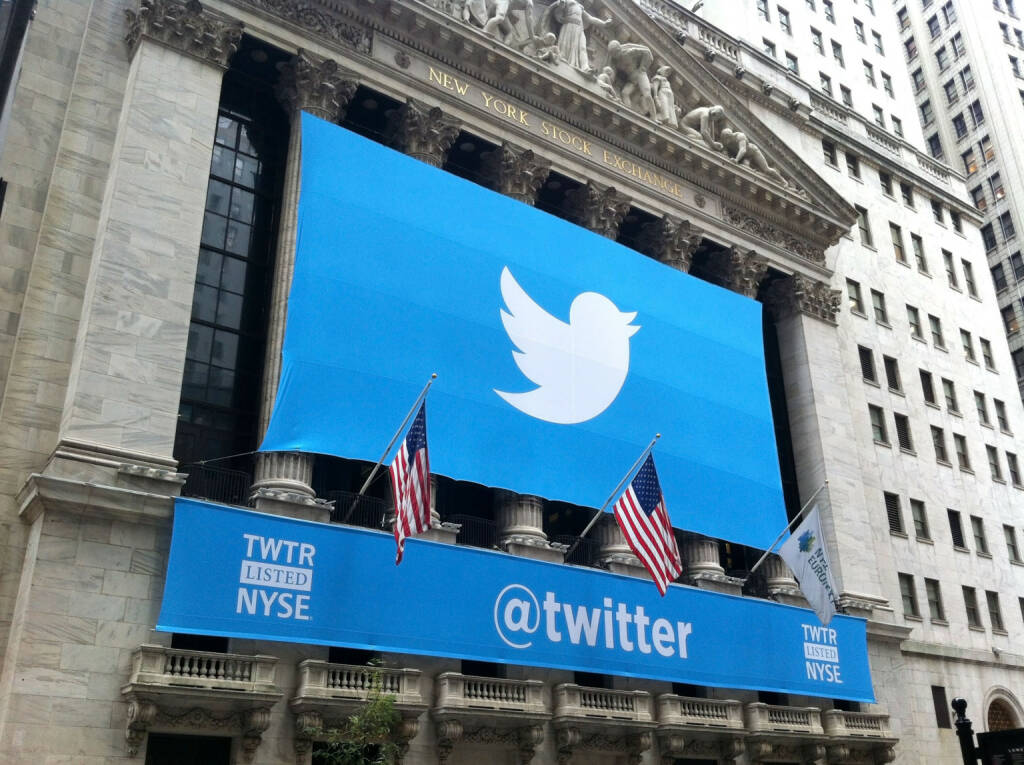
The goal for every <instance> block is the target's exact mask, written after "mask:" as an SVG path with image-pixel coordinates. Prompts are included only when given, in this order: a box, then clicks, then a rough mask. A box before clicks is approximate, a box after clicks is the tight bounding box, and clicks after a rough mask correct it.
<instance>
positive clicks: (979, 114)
mask: <svg viewBox="0 0 1024 765" xmlns="http://www.w3.org/2000/svg"><path fill="white" fill-rule="evenodd" d="M967 112H968V113H969V114H970V115H971V122H973V123H974V127H980V126H981V125H984V124H985V112H984V111H983V110H982V108H981V101H974V102H972V103H971V105H970V106H969V107H967Z"/></svg>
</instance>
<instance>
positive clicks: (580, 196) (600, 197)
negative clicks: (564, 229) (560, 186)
mask: <svg viewBox="0 0 1024 765" xmlns="http://www.w3.org/2000/svg"><path fill="white" fill-rule="evenodd" d="M566 196H567V197H568V202H569V208H570V210H571V213H570V214H571V215H572V218H573V222H574V223H577V224H579V225H580V226H583V227H584V228H586V229H590V230H591V231H593V232H594V233H596V234H600V235H601V236H604V237H607V238H609V239H615V237H616V236H618V233H619V226H620V224H621V223H622V219H623V218H625V217H626V213H628V212H629V208H630V205H631V204H632V201H631V200H630V199H629V197H627V196H625V195H624V194H621V193H620V192H618V191H616V190H615V187H614V186H602V185H601V184H599V183H595V182H594V181H587V183H586V184H585V185H583V186H580V187H579V188H577V189H573V190H572V191H569V192H567V194H566Z"/></svg>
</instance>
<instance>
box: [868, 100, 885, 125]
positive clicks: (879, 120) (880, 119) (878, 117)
mask: <svg viewBox="0 0 1024 765" xmlns="http://www.w3.org/2000/svg"><path fill="white" fill-rule="evenodd" d="M871 113H872V114H873V115H874V118H875V124H876V125H878V127H880V128H885V112H883V111H882V107H881V106H879V105H878V104H871Z"/></svg>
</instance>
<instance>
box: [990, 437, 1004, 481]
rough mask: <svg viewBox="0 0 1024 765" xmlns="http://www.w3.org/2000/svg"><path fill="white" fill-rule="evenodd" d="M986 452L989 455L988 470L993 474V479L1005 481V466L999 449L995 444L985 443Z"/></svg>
mask: <svg viewBox="0 0 1024 765" xmlns="http://www.w3.org/2000/svg"><path fill="white" fill-rule="evenodd" d="M985 454H986V456H987V457H988V470H989V473H990V474H991V475H992V480H993V481H997V482H999V483H1004V481H1003V466H1002V464H1001V463H1000V462H999V450H998V449H996V447H994V446H989V445H987V444H986V445H985Z"/></svg>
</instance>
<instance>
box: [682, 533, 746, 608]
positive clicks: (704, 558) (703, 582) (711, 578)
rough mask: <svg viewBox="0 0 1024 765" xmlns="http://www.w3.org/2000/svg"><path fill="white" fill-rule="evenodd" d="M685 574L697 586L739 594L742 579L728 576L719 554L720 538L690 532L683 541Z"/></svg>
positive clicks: (741, 587)
mask: <svg viewBox="0 0 1024 765" xmlns="http://www.w3.org/2000/svg"><path fill="white" fill-rule="evenodd" d="M682 553H683V560H684V561H685V563H686V568H685V576H686V579H687V581H688V582H689V583H690V584H692V585H694V586H695V587H700V588H701V589H705V590H715V591H716V592H728V593H732V594H734V595H739V594H740V593H741V591H742V589H743V586H742V580H740V579H737V578H735V577H731V576H727V575H726V573H725V569H724V568H722V563H721V560H720V558H719V554H718V540H717V539H711V538H710V537H705V536H701V535H700V534H688V535H687V536H686V537H685V539H684V541H683V550H682Z"/></svg>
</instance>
